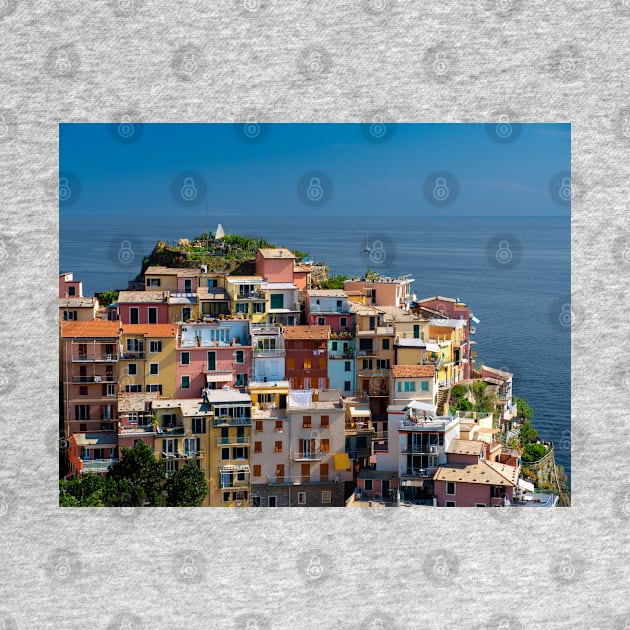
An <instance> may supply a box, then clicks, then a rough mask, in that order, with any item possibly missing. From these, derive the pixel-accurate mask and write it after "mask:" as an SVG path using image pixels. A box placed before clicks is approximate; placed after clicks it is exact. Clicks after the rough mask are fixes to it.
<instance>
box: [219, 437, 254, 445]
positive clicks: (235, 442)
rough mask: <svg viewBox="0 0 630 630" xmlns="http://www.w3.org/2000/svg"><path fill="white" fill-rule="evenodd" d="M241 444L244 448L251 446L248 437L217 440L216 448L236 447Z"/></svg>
mask: <svg viewBox="0 0 630 630" xmlns="http://www.w3.org/2000/svg"><path fill="white" fill-rule="evenodd" d="M242 444H244V445H246V446H249V445H250V444H251V438H250V436H249V435H245V436H236V437H220V438H217V446H238V445H242Z"/></svg>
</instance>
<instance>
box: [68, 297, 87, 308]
mask: <svg viewBox="0 0 630 630" xmlns="http://www.w3.org/2000/svg"><path fill="white" fill-rule="evenodd" d="M95 299H96V298H93V297H69V298H59V308H86V307H89V308H94V300H95Z"/></svg>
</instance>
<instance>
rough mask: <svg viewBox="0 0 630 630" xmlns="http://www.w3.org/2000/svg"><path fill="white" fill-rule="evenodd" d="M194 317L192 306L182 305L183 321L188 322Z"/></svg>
mask: <svg viewBox="0 0 630 630" xmlns="http://www.w3.org/2000/svg"><path fill="white" fill-rule="evenodd" d="M191 317H192V310H191V308H190V306H182V321H183V322H187V321H188V320H189V319H190V318H191Z"/></svg>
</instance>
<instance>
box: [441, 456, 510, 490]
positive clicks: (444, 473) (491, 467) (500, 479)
mask: <svg viewBox="0 0 630 630" xmlns="http://www.w3.org/2000/svg"><path fill="white" fill-rule="evenodd" d="M499 469H500V470H499ZM433 479H434V480H435V481H454V482H456V483H481V484H486V485H490V486H506V487H508V486H516V483H517V482H518V468H517V467H515V466H508V465H507V464H497V462H486V461H484V462H479V463H478V464H446V465H443V466H440V467H439V468H438V469H437V472H436V473H435V475H434V477H433Z"/></svg>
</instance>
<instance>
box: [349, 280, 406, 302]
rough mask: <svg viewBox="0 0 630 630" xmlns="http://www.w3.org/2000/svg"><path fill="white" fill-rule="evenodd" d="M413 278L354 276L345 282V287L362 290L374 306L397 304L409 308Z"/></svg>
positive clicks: (351, 289) (351, 290) (350, 289)
mask: <svg viewBox="0 0 630 630" xmlns="http://www.w3.org/2000/svg"><path fill="white" fill-rule="evenodd" d="M412 282H414V280H413V278H410V277H409V276H401V277H399V278H389V277H383V278H376V279H369V280H368V279H367V278H359V279H356V278H353V279H352V280H346V281H345V282H344V283H343V289H344V291H346V293H348V292H352V293H354V292H360V293H361V294H363V295H365V296H366V297H367V302H366V304H369V305H373V306H396V307H398V308H402V309H408V308H409V302H410V300H411V284H412Z"/></svg>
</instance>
